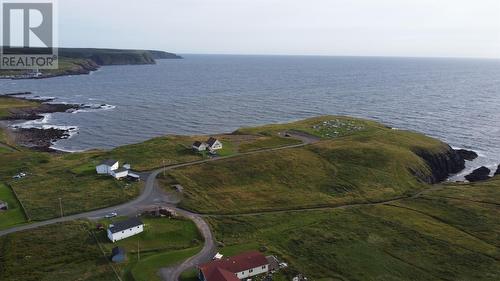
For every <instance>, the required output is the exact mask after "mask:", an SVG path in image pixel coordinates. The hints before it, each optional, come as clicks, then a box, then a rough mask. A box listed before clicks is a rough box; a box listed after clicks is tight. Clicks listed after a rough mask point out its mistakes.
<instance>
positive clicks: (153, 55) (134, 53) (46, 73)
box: [0, 48, 182, 79]
mask: <svg viewBox="0 0 500 281" xmlns="http://www.w3.org/2000/svg"><path fill="white" fill-rule="evenodd" d="M25 51H26V52H27V53H29V52H30V51H33V50H32V49H29V48H27V49H25ZM35 52H36V50H35ZM58 53H59V67H58V69H48V70H31V71H26V70H0V79H1V78H4V79H41V78H50V77H56V76H66V75H78V74H89V73H90V72H92V71H95V70H97V69H98V68H99V67H100V66H104V65H137V64H155V61H156V60H157V59H182V57H181V56H179V55H176V54H173V53H168V52H164V51H156V50H124V49H96V48H59V49H58Z"/></svg>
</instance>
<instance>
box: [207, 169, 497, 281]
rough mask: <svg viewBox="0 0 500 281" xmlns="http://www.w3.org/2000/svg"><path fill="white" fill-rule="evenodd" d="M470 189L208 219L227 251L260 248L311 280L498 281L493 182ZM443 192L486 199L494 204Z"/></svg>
mask: <svg viewBox="0 0 500 281" xmlns="http://www.w3.org/2000/svg"><path fill="white" fill-rule="evenodd" d="M469 188H471V187H469V186H458V187H456V186H447V187H446V188H445V189H443V190H438V191H428V192H426V193H425V195H424V196H422V197H419V198H416V199H407V200H401V201H398V202H396V203H391V204H388V205H377V206H364V207H352V208H346V209H333V210H323V211H304V212H294V213H282V214H266V215H256V216H244V217H243V216H234V217H212V218H211V219H210V222H211V224H212V226H213V228H214V230H215V232H216V233H217V239H218V240H219V241H222V242H223V243H224V244H225V245H226V246H234V245H246V244H248V243H257V244H258V245H259V246H265V247H267V248H269V249H270V251H271V252H274V253H276V254H277V255H278V256H279V257H281V258H283V259H284V260H285V261H287V262H288V263H289V264H290V265H291V267H292V268H291V270H290V274H291V275H293V273H296V272H301V273H304V274H306V275H307V276H308V277H310V278H312V279H314V280H498V279H499V278H500V263H499V262H498V261H499V260H500V249H499V247H500V236H499V235H498V233H500V229H499V228H500V212H499V209H498V204H499V203H500V189H499V188H500V179H498V178H497V179H496V180H494V181H492V182H488V183H485V184H480V185H474V186H473V187H472V188H473V190H472V191H469ZM442 193H450V194H454V195H456V196H458V197H463V196H467V195H466V194H467V193H475V194H482V195H483V196H484V195H488V197H489V200H491V201H494V202H496V203H495V204H491V203H477V202H471V201H469V200H467V199H465V200H464V199H459V200H457V199H443V198H442V197H440V196H441V194H442ZM492 194H494V197H492V196H491V195H492ZM256 247H257V246H256ZM223 249H224V248H222V250H223ZM291 275H290V276H289V277H291Z"/></svg>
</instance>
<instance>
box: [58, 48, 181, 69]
mask: <svg viewBox="0 0 500 281" xmlns="http://www.w3.org/2000/svg"><path fill="white" fill-rule="evenodd" d="M59 56H60V57H65V58H76V59H90V60H92V61H94V62H95V63H96V64H98V65H125V64H154V63H155V59H180V58H182V57H180V56H177V55H176V54H172V53H167V52H163V51H155V50H120V49H87V48H61V49H59Z"/></svg>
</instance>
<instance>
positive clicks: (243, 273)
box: [236, 264, 269, 279]
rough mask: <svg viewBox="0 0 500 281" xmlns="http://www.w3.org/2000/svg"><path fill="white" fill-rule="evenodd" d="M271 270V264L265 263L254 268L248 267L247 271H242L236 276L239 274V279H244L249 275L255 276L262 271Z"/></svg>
mask: <svg viewBox="0 0 500 281" xmlns="http://www.w3.org/2000/svg"><path fill="white" fill-rule="evenodd" d="M268 270H269V265H267V264H266V265H263V266H259V267H256V268H252V269H248V270H245V271H241V272H238V273H237V274H236V276H238V278H239V279H243V278H248V277H252V276H255V275H259V274H261V273H265V272H267V271H268Z"/></svg>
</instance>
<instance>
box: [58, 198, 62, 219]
mask: <svg viewBox="0 0 500 281" xmlns="http://www.w3.org/2000/svg"><path fill="white" fill-rule="evenodd" d="M59 210H60V211H61V218H62V217H63V208H62V198H61V197H59Z"/></svg>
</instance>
